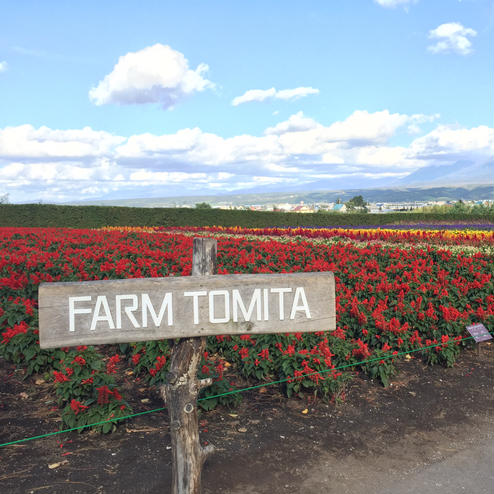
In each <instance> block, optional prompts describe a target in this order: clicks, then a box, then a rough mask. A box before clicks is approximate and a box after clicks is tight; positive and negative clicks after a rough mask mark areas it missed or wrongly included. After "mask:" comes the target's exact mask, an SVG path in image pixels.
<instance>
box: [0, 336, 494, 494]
mask: <svg viewBox="0 0 494 494" xmlns="http://www.w3.org/2000/svg"><path fill="white" fill-rule="evenodd" d="M493 357H494V344H489V343H486V344H484V345H483V347H482V352H481V355H480V356H478V355H477V354H476V352H475V351H474V350H467V351H465V352H463V353H462V355H461V356H460V358H459V360H458V362H457V363H456V365H455V366H454V367H452V368H449V369H447V368H443V367H439V366H434V367H428V366H426V365H424V364H423V362H422V361H421V360H420V359H418V358H412V359H410V360H408V361H407V360H402V361H399V362H398V364H397V366H398V368H399V373H398V375H397V376H396V377H395V378H394V379H393V380H392V384H391V386H389V387H388V388H383V387H382V386H380V385H379V384H377V383H375V382H373V381H371V380H369V379H368V378H366V377H365V376H362V375H358V376H357V377H356V378H355V379H354V380H353V381H352V382H351V383H350V384H349V385H348V388H347V390H346V398H345V401H344V402H343V403H339V404H328V403H324V402H322V401H316V402H315V403H314V402H308V401H304V400H301V399H298V398H296V399H286V398H285V397H284V396H283V395H281V394H280V393H279V390H277V389H276V388H275V386H272V387H267V388H263V389H262V390H261V391H259V390H256V391H250V392H247V393H246V394H245V395H244V399H243V401H242V403H241V405H239V406H238V407H237V408H236V409H233V410H229V409H225V408H220V409H217V410H214V411H212V412H208V413H203V414H202V415H201V417H200V421H201V427H200V430H201V441H202V442H204V443H206V442H207V443H209V444H213V445H214V446H215V447H216V451H215V452H214V453H213V455H212V456H211V457H209V459H208V461H207V462H206V464H205V467H204V470H203V492H204V494H212V493H218V494H222V493H223V494H226V493H231V494H240V493H246V494H254V493H255V494H263V493H271V494H280V493H288V492H290V493H298V492H300V493H302V492H303V493H304V494H312V493H314V494H315V493H318V494H320V493H339V494H345V493H347V494H350V493H351V494H361V493H362V494H363V493H364V492H365V493H366V494H370V493H372V492H374V490H375V489H377V490H378V489H379V486H380V485H382V483H383V482H390V481H391V480H399V479H403V478H406V477H407V476H409V475H412V474H413V473H414V472H420V469H422V468H424V467H425V466H427V465H431V464H435V463H438V462H441V461H443V460H444V459H447V458H449V457H452V456H453V455H456V454H458V453H461V452H464V451H467V450H468V448H469V447H471V446H472V445H475V444H478V443H479V442H481V441H485V440H488V439H492V438H493V434H492V431H493V430H494V427H493V425H494V413H493V412H494V406H493V398H494V391H493V389H494V372H493V370H494V369H493V367H494V358H493ZM141 389H142V388H141ZM49 390H50V385H49V384H44V383H41V382H40V380H39V378H38V379H37V378H36V377H33V378H30V379H28V380H26V381H22V379H21V378H20V375H19V373H17V372H15V371H14V368H13V367H12V366H11V365H10V364H7V363H5V362H2V361H0V443H4V442H8V441H13V440H16V439H20V438H23V437H29V436H34V435H39V434H43V433H45V432H51V431H55V430H57V429H59V428H60V422H59V419H58V412H57V411H55V410H50V409H51V408H52V407H53V405H54V402H53V401H52V400H53V396H52V395H51V394H50V393H49ZM147 393H148V391H146V390H142V391H139V390H138V389H137V388H134V389H133V393H131V404H132V405H133V407H134V410H135V411H136V412H137V411H141V410H144V409H154V408H159V407H161V406H163V403H162V402H161V401H160V399H159V396H158V394H157V392H154V393H151V394H150V395H149V396H148V395H147ZM146 398H149V399H150V401H149V402H147V403H146ZM143 399H144V400H145V403H143V402H142V400H143ZM306 410H307V412H306V413H303V412H305V411H306ZM170 450H171V448H170V437H169V434H168V417H167V413H166V411H161V412H156V413H152V414H147V415H143V416H140V417H136V418H134V419H132V420H130V421H127V422H126V423H124V424H122V425H121V426H120V427H119V429H118V431H117V432H116V433H114V434H112V435H101V434H99V433H94V432H89V431H85V432H83V433H77V432H71V433H64V434H60V435H55V436H51V437H47V438H43V439H37V440H33V441H28V442H24V443H20V444H16V445H11V446H5V447H3V448H0V492H1V493H33V494H45V493H50V494H59V493H60V494H61V493H66V492H71V493H72V494H77V493H108V494H114V493H115V494H116V493H133V494H135V493H167V492H169V490H170V481H171V463H170V462H171V453H170ZM437 492H440V491H437Z"/></svg>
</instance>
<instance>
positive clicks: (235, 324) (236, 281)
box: [39, 272, 336, 348]
mask: <svg viewBox="0 0 494 494" xmlns="http://www.w3.org/2000/svg"><path fill="white" fill-rule="evenodd" d="M335 325H336V317H335V283H334V276H333V273H329V272H324V273H293V274H241V275H221V276H219V275H212V276H206V277H205V276H184V277H167V278H143V279H124V280H103V281H87V282H61V283H42V284H41V285H40V287H39V332H40V333H39V334H40V346H41V348H55V347H61V346H74V345H96V344H104V343H123V342H133V341H149V340H159V339H168V338H183V337H197V336H208V335H221V334H245V333H253V334H254V333H285V332H296V331H304V332H307V331H332V330H334V329H335V327H336V326H335Z"/></svg>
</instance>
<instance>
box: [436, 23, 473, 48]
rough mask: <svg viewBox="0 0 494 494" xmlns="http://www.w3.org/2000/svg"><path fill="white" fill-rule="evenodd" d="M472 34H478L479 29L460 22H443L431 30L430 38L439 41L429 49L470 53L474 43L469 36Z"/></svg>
mask: <svg viewBox="0 0 494 494" xmlns="http://www.w3.org/2000/svg"><path fill="white" fill-rule="evenodd" d="M472 36H477V31H475V30H474V29H471V28H467V27H464V26H462V25H461V24H460V23H459V22H448V23H446V24H441V25H440V26H438V27H436V29H432V30H431V31H429V38H430V39H433V40H437V41H436V43H435V44H433V45H429V46H428V47H427V49H428V50H429V51H430V52H432V53H457V54H458V55H468V54H469V53H472V43H471V41H470V40H469V39H468V37H472Z"/></svg>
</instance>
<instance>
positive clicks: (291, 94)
mask: <svg viewBox="0 0 494 494" xmlns="http://www.w3.org/2000/svg"><path fill="white" fill-rule="evenodd" d="M310 94H319V89H315V88H313V87H296V88H293V89H280V90H276V89H275V88H274V87H272V88H270V89H249V90H248V91H246V92H245V93H244V94H242V96H236V97H235V98H233V100H232V105H233V106H238V105H241V104H242V103H252V102H253V101H257V102H262V101H266V100H270V99H281V100H285V101H290V100H296V99H299V98H304V97H305V96H309V95H310Z"/></svg>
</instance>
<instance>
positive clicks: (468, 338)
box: [0, 336, 473, 448]
mask: <svg viewBox="0 0 494 494" xmlns="http://www.w3.org/2000/svg"><path fill="white" fill-rule="evenodd" d="M471 339H473V336H467V337H466V338H462V339H461V340H459V341H465V340H471ZM450 343H454V344H456V341H455V342H451V341H450V342H448V343H436V344H434V345H428V346H424V347H420V348H416V349H414V350H409V351H406V352H400V353H396V354H391V355H385V356H382V357H376V358H372V359H367V360H362V361H360V362H355V363H351V364H344V365H340V366H339V367H335V368H334V369H324V370H320V371H316V372H311V373H309V374H304V375H303V377H308V376H312V375H316V374H324V373H327V372H334V371H337V370H340V369H346V368H348V367H356V366H358V365H362V364H367V363H369V362H375V361H376V360H387V359H390V358H391V359H392V358H396V357H399V356H400V355H409V354H410V353H414V352H421V351H424V350H427V349H428V348H436V347H438V346H445V345H449V344H450ZM295 379H299V378H294V377H288V378H285V379H280V380H278V381H270V382H267V383H263V384H257V385H255V386H249V387H247V388H241V389H233V390H231V391H226V392H225V393H220V394H217V395H212V396H207V397H204V398H199V399H198V400H197V401H206V400H211V399H213V398H220V397H222V396H227V395H233V394H237V393H243V392H245V391H250V390H253V389H259V388H264V387H266V386H272V385H273V384H282V383H285V382H288V381H293V380H295ZM165 409H166V407H160V408H155V409H153V410H146V411H144V412H138V413H133V414H131V415H125V416H123V417H115V418H112V419H107V420H103V421H101V422H95V423H93V424H86V425H80V426H78V427H72V428H70V429H63V430H60V431H55V432H49V433H47V434H41V435H39V436H32V437H26V438H24V439H17V440H16V441H10V442H7V443H3V444H0V448H1V447H3V446H10V445H12V444H19V443H23V442H26V441H32V440H34V439H42V438H44V437H49V436H55V435H57V434H62V433H64V432H72V431H76V430H81V429H85V428H87V427H94V426H97V425H103V424H107V423H108V422H117V421H119V420H125V419H129V418H132V417H138V416H140V415H146V414H148V413H154V412H160V411H162V410H165Z"/></svg>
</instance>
